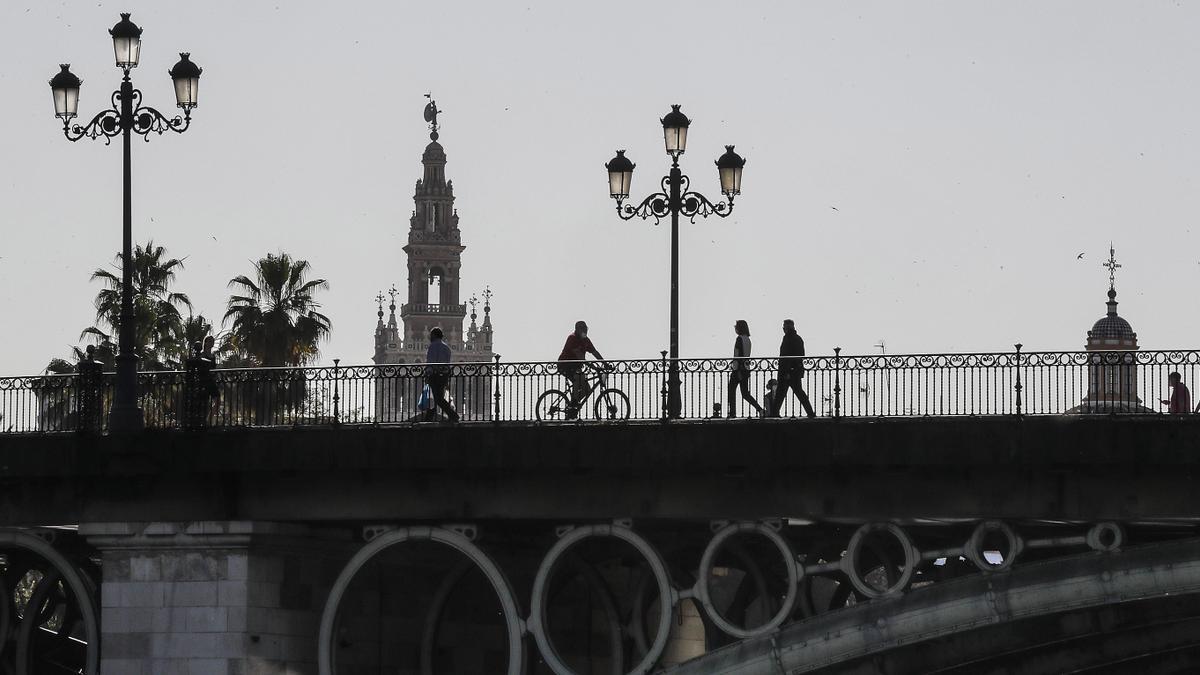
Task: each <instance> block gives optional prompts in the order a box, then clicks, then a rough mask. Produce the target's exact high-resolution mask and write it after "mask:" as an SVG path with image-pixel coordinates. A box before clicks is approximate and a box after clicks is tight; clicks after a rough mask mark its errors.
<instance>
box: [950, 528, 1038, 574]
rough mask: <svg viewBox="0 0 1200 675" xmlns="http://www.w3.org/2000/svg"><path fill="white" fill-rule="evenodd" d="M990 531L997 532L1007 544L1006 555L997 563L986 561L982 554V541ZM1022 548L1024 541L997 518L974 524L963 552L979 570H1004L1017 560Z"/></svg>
mask: <svg viewBox="0 0 1200 675" xmlns="http://www.w3.org/2000/svg"><path fill="white" fill-rule="evenodd" d="M991 532H999V533H1000V534H1001V535H1003V537H1004V540H1005V542H1006V543H1007V544H1008V555H1006V556H1004V560H1002V561H1000V563H999V564H993V563H991V562H988V559H987V557H986V556H985V555H984V550H983V541H984V539H985V538H987V536H988V534H989V533H991ZM1023 550H1025V541H1024V540H1023V539H1021V536H1020V535H1018V534H1017V533H1016V532H1014V531H1013V529H1012V528H1011V527H1009V526H1008V524H1007V523H1004V522H1002V521H999V520H985V521H983V522H982V523H979V524H978V525H976V526H975V529H974V531H972V532H971V537H970V538H969V539H967V544H966V546H965V547H964V548H963V553H964V554H965V555H966V556H967V559H968V560H970V561H971V562H973V563H975V567H977V568H979V571H980V572H1004V571H1006V570H1008V569H1009V568H1011V567H1012V566H1013V563H1015V562H1016V561H1017V556H1019V555H1021V551H1023Z"/></svg>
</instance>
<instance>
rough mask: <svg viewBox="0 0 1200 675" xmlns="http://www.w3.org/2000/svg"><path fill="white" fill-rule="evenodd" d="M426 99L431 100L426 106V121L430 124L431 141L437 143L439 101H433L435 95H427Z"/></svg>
mask: <svg viewBox="0 0 1200 675" xmlns="http://www.w3.org/2000/svg"><path fill="white" fill-rule="evenodd" d="M425 98H427V99H429V103H426V104H425V121H426V122H429V140H431V141H436V140H437V139H438V121H437V116H438V113H439V112H441V111H439V110H438V107H437V101H435V100H433V94H432V93H428V94H425Z"/></svg>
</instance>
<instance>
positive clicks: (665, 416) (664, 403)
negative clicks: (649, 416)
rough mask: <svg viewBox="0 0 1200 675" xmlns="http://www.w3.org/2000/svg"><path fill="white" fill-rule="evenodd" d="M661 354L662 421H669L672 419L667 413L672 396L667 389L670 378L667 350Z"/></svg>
mask: <svg viewBox="0 0 1200 675" xmlns="http://www.w3.org/2000/svg"><path fill="white" fill-rule="evenodd" d="M659 353H660V354H662V373H663V383H662V419H663V420H664V421H666V420H667V419H669V418H670V413H669V412H668V411H667V408H668V400H669V398H670V396H669V394H668V387H667V379H668V377H669V376H668V374H667V350H665V349H664V350H662V351H661V352H659Z"/></svg>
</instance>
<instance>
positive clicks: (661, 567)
mask: <svg viewBox="0 0 1200 675" xmlns="http://www.w3.org/2000/svg"><path fill="white" fill-rule="evenodd" d="M589 537H613V538H615V539H620V540H621V541H624V542H625V543H627V544H629V545H630V546H633V548H635V549H636V550H637V552H638V553H639V554H640V555H641V556H642V558H643V559H644V560H645V561H646V564H648V565H649V566H650V572H651V573H652V574H653V575H654V580H655V582H656V583H657V584H658V609H659V615H658V632H657V633H656V634H655V636H654V644H652V645H651V646H650V649H649V650H647V652H646V655H645V656H643V657H642V660H641V661H639V662H638V663H637V665H635V666H634V667H633V669H632V670H630V671H629V672H628V673H627V674H626V675H644V674H645V673H648V672H650V670H651V669H652V668H653V667H654V664H655V663H657V662H658V659H659V657H661V656H662V653H663V651H664V650H666V648H667V637H668V634H669V633H670V632H671V618H672V615H673V614H674V609H675V601H676V600H677V599H678V594H677V593H676V592H675V589H674V587H672V586H671V576H670V573H669V572H668V571H667V565H666V563H664V562H663V559H662V556H660V555H659V554H658V551H656V550H655V549H654V547H653V546H651V545H650V542H648V541H646V540H645V539H644V538H642V537H641V536H640V535H638V534H637V533H636V532H634V531H633V530H631V529H629V528H628V527H624V526H621V525H585V526H583V527H578V528H575V529H573V530H571V531H569V532H567V533H566V534H564V535H563V536H562V537H560V538H559V540H558V541H557V542H555V544H554V546H552V547H551V548H550V551H549V552H548V553H546V557H545V558H542V564H541V565H540V566H538V571H537V577H536V578H535V579H534V581H533V597H532V599H531V600H530V604H531V605H532V607H531V614H530V617H529V621H528V625H529V632H530V633H532V634H533V638H534V640H535V641H536V642H537V646H538V650H539V651H541V653H542V658H543V659H545V661H546V665H547V666H549V667H550V670H551V671H553V672H554V673H555V675H576V673H575V671H573V670H571V669H570V668H569V667H568V666H567V664H566V663H564V662H563V660H562V658H561V657H560V656H559V655H558V652H557V651H556V650H555V649H554V643H553V642H551V640H550V635H549V633H548V632H547V630H546V629H547V626H546V602H547V597H546V596H547V585H548V584H549V582H550V573H551V572H552V571H553V570H554V566H555V564H557V563H558V561H559V559H561V558H562V556H563V554H564V553H566V551H567V549H569V548H571V547H572V546H574V545H575V544H577V543H579V542H580V541H582V540H583V539H587V538H589ZM323 675H324V674H323Z"/></svg>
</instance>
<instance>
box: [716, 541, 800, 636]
mask: <svg viewBox="0 0 1200 675" xmlns="http://www.w3.org/2000/svg"><path fill="white" fill-rule="evenodd" d="M743 532H752V533H755V534H760V535H762V536H764V537H766V538H767V540H768V541H770V542H771V543H772V544H774V545H775V548H777V549H779V553H780V555H782V556H783V563H784V566H785V567H786V568H787V575H788V592H787V596H786V597H784V599H783V606H782V607H780V608H779V611H778V612H776V613H775V615H774V616H773V617H771V620H770V621H767V622H766V623H764V624H763V625H761V626H758V627H756V628H743V627H741V626H735V625H734V624H733V623H731V622H729V621H727V620H726V619H725V617H723V616H721V613H720V612H718V611H717V608H716V607H715V606H713V603H712V596H711V594H710V593H709V589H708V577H709V574H708V572H709V570H710V569H712V563H713V559H714V558H716V556H717V551H718V550H720V548H721V544H723V543H725V540H726V539H729V538H730V537H732V536H734V535H737V534H741V533H743ZM803 576H804V570H803V568H801V567H800V566H799V565H798V564H796V554H795V553H793V552H792V547H791V545H790V544H788V542H787V540H785V539H784V538H783V537H782V536H780V534H779V533H778V532H776V531H775V530H773V529H772V528H770V527H768V526H766V525H763V524H762V523H753V522H741V523H730V524H729V525H726V526H725V527H723V528H721V529H720V530H718V531H717V533H716V534H714V535H713V538H712V539H711V540H709V542H708V546H707V547H705V549H704V555H702V556H701V557H700V572H699V574H698V575H697V577H696V591H695V592H696V597H697V598H699V600H700V604H701V605H702V606H703V607H704V613H705V614H707V615H708V618H709V620H711V621H712V622H713V623H714V624H715V625H716V626H717V628H720V629H721V630H722V631H724V632H725V633H726V634H728V635H730V636H732V637H736V638H749V637H754V636H756V635H762V634H764V633H769V632H771V631H773V630H775V629H776V628H778V627H779V625H780V624H782V623H783V622H784V621H786V620H787V618H788V617H789V616H791V615H792V610H793V609H794V608H795V606H796V598H797V596H798V589H799V584H800V580H801V579H802V578H803Z"/></svg>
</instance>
